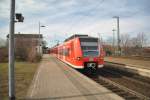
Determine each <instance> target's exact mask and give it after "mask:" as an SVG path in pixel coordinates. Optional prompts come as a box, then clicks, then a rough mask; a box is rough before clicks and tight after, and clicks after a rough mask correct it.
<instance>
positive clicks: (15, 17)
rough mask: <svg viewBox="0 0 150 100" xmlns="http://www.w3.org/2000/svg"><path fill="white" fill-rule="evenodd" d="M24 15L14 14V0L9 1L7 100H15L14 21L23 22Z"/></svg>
mask: <svg viewBox="0 0 150 100" xmlns="http://www.w3.org/2000/svg"><path fill="white" fill-rule="evenodd" d="M23 21H24V17H23V16H22V14H21V13H16V14H15V0H11V1H10V29H9V31H10V33H9V35H8V36H9V51H8V52H9V63H8V88H9V93H8V95H9V100H15V68H14V66H15V52H14V51H15V50H14V49H15V47H14V33H15V22H23Z"/></svg>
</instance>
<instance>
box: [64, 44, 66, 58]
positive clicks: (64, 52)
mask: <svg viewBox="0 0 150 100" xmlns="http://www.w3.org/2000/svg"><path fill="white" fill-rule="evenodd" d="M65 49H66V48H65V45H64V46H63V60H65Z"/></svg>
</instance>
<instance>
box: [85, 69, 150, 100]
mask: <svg viewBox="0 0 150 100" xmlns="http://www.w3.org/2000/svg"><path fill="white" fill-rule="evenodd" d="M84 74H85V73H84ZM85 75H87V76H88V77H90V78H92V79H93V80H94V81H96V82H97V83H99V84H101V85H102V86H104V87H106V88H108V89H110V90H111V91H112V92H114V93H116V94H118V95H120V96H121V97H123V98H124V99H126V100H150V94H149V93H148V91H149V89H150V84H149V83H148V82H145V81H144V82H142V81H141V80H137V79H135V78H132V77H131V76H129V77H127V76H125V75H124V73H123V74H121V73H118V72H115V71H114V70H108V69H107V68H103V69H100V70H99V71H98V72H97V73H96V74H94V75H91V74H90V75H89V74H85ZM122 80H123V81H122ZM122 83H124V84H122ZM125 84H126V85H125ZM128 85H129V86H128ZM133 85H134V86H135V87H137V88H138V89H139V88H140V89H139V90H138V89H134V88H132V86H133ZM143 88H144V89H143ZM145 88H147V91H146V90H145ZM142 89H143V90H142Z"/></svg>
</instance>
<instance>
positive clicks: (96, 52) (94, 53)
mask: <svg viewBox="0 0 150 100" xmlns="http://www.w3.org/2000/svg"><path fill="white" fill-rule="evenodd" d="M98 55H99V52H98V51H83V56H84V57H87V56H98Z"/></svg>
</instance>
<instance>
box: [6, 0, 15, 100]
mask: <svg viewBox="0 0 150 100" xmlns="http://www.w3.org/2000/svg"><path fill="white" fill-rule="evenodd" d="M14 24H15V0H11V4H10V33H9V75H8V79H9V100H15V75H14V74H15V73H14V64H15V63H14V28H15V27H14Z"/></svg>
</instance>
